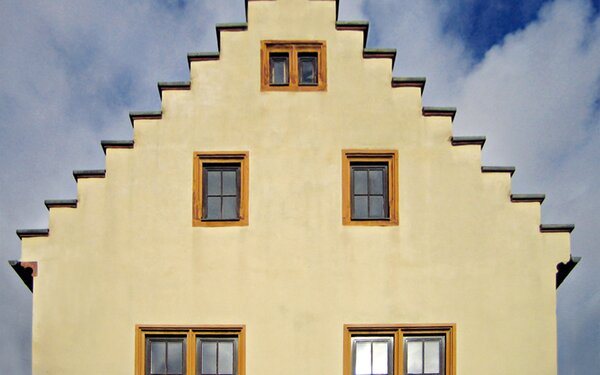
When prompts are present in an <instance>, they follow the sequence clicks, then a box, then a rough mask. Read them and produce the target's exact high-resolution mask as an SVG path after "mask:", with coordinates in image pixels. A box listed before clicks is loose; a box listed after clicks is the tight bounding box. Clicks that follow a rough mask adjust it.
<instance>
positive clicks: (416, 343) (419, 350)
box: [404, 336, 445, 375]
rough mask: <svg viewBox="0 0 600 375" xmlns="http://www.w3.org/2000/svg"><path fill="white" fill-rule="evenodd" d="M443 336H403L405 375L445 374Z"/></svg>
mask: <svg viewBox="0 0 600 375" xmlns="http://www.w3.org/2000/svg"><path fill="white" fill-rule="evenodd" d="M444 346H445V338H444V336H426V337H410V336H409V337H405V338H404V369H405V370H404V373H405V375H442V374H445V372H444V367H445V360H444V353H445V348H444Z"/></svg>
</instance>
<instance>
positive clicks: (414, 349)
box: [406, 341, 423, 374]
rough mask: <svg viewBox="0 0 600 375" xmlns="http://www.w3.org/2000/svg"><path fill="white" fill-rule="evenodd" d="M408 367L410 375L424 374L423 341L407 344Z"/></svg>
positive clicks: (408, 342)
mask: <svg viewBox="0 0 600 375" xmlns="http://www.w3.org/2000/svg"><path fill="white" fill-rule="evenodd" d="M406 367H407V369H408V373H409V374H422V373H423V343H422V342H421V341H407V342H406Z"/></svg>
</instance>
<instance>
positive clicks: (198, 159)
mask: <svg viewBox="0 0 600 375" xmlns="http://www.w3.org/2000/svg"><path fill="white" fill-rule="evenodd" d="M193 224H194V226H234V225H247V224H248V153H247V152H240V153H223V152H218V153H215V152H196V153H194V198H193Z"/></svg>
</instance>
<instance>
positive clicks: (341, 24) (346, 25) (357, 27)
mask: <svg viewBox="0 0 600 375" xmlns="http://www.w3.org/2000/svg"><path fill="white" fill-rule="evenodd" d="M335 29H336V30H339V31H346V30H348V31H362V32H363V48H365V47H366V46H367V37H368V36H369V21H338V22H336V23H335Z"/></svg>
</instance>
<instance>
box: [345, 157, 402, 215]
mask: <svg viewBox="0 0 600 375" xmlns="http://www.w3.org/2000/svg"><path fill="white" fill-rule="evenodd" d="M342 163H343V166H342V167H343V169H342V197H343V205H342V209H343V212H342V218H343V220H342V221H343V224H344V225H381V226H385V225H397V224H398V177H397V174H398V172H397V164H398V153H397V151H393V150H392V151H371V150H344V151H342Z"/></svg>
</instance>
